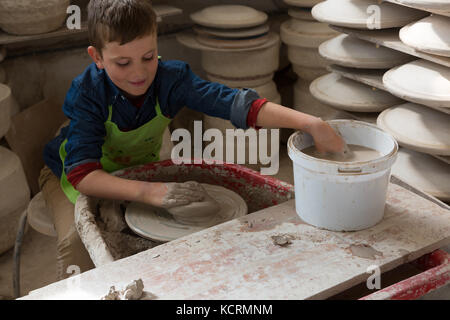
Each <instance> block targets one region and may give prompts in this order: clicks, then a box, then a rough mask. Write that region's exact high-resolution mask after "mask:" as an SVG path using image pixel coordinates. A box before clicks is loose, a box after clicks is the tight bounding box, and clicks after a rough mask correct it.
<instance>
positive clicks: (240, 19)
mask: <svg viewBox="0 0 450 320" xmlns="http://www.w3.org/2000/svg"><path fill="white" fill-rule="evenodd" d="M191 19H192V20H193V21H194V22H195V23H197V24H199V25H202V26H206V27H213V28H221V29H230V28H248V27H254V26H257V25H261V24H263V23H265V22H266V21H267V14H266V13H264V12H262V11H258V10H255V9H253V8H251V7H247V6H241V5H218V6H210V7H206V8H204V9H202V10H200V11H197V12H195V13H193V14H191Z"/></svg>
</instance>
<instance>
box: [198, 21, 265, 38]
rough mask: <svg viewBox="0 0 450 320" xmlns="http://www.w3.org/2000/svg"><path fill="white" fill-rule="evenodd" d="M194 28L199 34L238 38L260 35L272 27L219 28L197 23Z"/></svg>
mask: <svg viewBox="0 0 450 320" xmlns="http://www.w3.org/2000/svg"><path fill="white" fill-rule="evenodd" d="M192 29H193V30H194V31H195V32H196V33H197V34H203V35H207V36H214V37H220V38H229V39H236V38H246V37H255V36H260V35H263V34H266V33H268V32H269V29H270V28H269V25H268V24H263V25H261V26H257V27H250V28H240V29H218V28H208V27H203V26H199V25H195V26H193V27H192Z"/></svg>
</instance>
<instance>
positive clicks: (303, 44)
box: [280, 1, 338, 82]
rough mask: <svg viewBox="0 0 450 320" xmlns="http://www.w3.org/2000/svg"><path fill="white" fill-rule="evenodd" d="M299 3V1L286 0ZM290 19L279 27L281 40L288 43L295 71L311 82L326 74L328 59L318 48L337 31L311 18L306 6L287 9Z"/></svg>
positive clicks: (290, 59) (300, 2) (290, 58)
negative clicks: (321, 54) (324, 57)
mask: <svg viewBox="0 0 450 320" xmlns="http://www.w3.org/2000/svg"><path fill="white" fill-rule="evenodd" d="M285 2H286V3H288V4H291V5H293V4H294V3H296V4H297V6H299V5H300V4H302V3H303V2H302V1H289V2H288V1H285ZM288 13H289V15H290V16H291V19H290V20H288V21H285V22H284V23H283V24H282V25H281V28H280V35H281V40H282V41H283V42H284V43H285V44H286V45H287V46H288V58H289V61H290V62H291V63H292V66H293V69H294V72H295V73H297V75H298V76H299V77H300V78H301V79H303V80H305V81H307V82H310V81H312V80H314V79H316V78H317V77H319V76H321V75H324V74H325V73H326V66H327V61H326V60H324V59H323V58H322V57H321V56H320V55H319V53H318V52H317V48H318V47H319V45H320V44H321V43H322V42H324V41H326V40H328V39H330V38H332V37H334V36H335V35H337V34H338V33H337V32H336V31H334V30H332V29H331V28H330V27H328V25H327V24H325V23H321V22H318V21H316V20H314V18H313V17H312V15H311V10H310V9H309V8H301V7H294V8H290V9H289V11H288Z"/></svg>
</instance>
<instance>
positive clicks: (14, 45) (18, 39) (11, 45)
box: [0, 5, 183, 56]
mask: <svg viewBox="0 0 450 320" xmlns="http://www.w3.org/2000/svg"><path fill="white" fill-rule="evenodd" d="M153 9H154V10H155V13H156V15H157V17H158V22H161V21H162V19H164V18H166V17H170V16H175V15H179V14H182V13H183V10H181V9H178V8H175V7H171V6H168V5H155V6H154V7H153ZM87 41H88V33H87V22H86V21H84V22H82V23H81V29H79V30H78V29H74V30H69V29H67V27H66V26H62V27H61V28H60V29H58V30H55V31H52V32H49V33H44V34H36V35H23V36H17V35H11V34H8V33H5V32H3V31H0V47H5V48H6V49H7V51H8V55H9V56H17V55H22V54H26V53H29V52H30V51H31V52H36V51H48V50H54V49H60V48H67V47H75V46H79V45H82V44H85V43H87Z"/></svg>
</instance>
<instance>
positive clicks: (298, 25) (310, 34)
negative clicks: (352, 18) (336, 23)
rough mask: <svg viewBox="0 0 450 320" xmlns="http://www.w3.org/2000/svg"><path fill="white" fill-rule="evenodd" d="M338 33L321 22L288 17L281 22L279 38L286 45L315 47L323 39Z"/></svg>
mask: <svg viewBox="0 0 450 320" xmlns="http://www.w3.org/2000/svg"><path fill="white" fill-rule="evenodd" d="M337 34H339V33H338V32H337V31H334V30H333V29H331V28H330V27H329V26H328V25H327V24H325V23H321V22H317V21H316V22H313V21H305V20H298V19H290V20H288V21H285V22H283V23H282V24H281V27H280V36H281V40H282V41H283V42H284V43H286V44H287V45H291V46H297V47H304V48H317V47H318V46H319V45H320V44H321V43H322V42H324V41H325V40H328V39H331V38H332V37H334V36H336V35H337Z"/></svg>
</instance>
